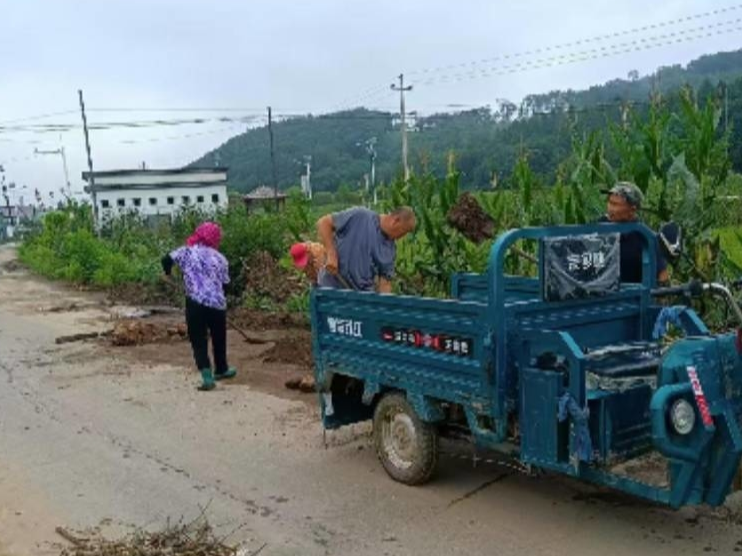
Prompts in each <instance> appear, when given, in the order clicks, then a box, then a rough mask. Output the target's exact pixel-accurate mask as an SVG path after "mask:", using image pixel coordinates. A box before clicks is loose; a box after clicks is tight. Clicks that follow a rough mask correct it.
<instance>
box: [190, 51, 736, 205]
mask: <svg viewBox="0 0 742 556" xmlns="http://www.w3.org/2000/svg"><path fill="white" fill-rule="evenodd" d="M686 85H690V86H691V87H693V88H694V89H695V90H696V93H697V96H698V98H700V99H705V98H708V97H709V96H711V97H714V98H716V99H718V102H719V106H720V108H723V107H724V99H725V95H724V86H726V88H727V91H726V99H727V106H728V121H729V125H730V126H731V128H732V137H731V148H732V155H733V157H732V159H733V161H734V163H735V164H736V165H737V168H736V169H737V170H740V169H742V50H739V51H734V52H723V53H718V54H713V55H708V56H703V57H701V58H699V59H697V60H694V61H693V62H691V63H689V64H688V65H687V66H686V67H682V66H679V65H676V66H669V67H662V68H660V69H658V70H657V72H655V73H654V74H653V75H648V76H645V77H639V76H638V75H637V74H636V73H635V72H632V73H630V74H629V76H627V78H626V79H615V80H612V81H609V82H607V83H605V84H603V85H596V86H594V87H590V88H589V89H587V90H582V91H571V90H568V91H553V92H550V93H547V94H538V95H530V96H528V97H526V98H525V99H524V100H523V102H522V103H521V104H520V105H515V104H513V103H509V102H500V103H497V104H493V105H492V106H489V107H483V108H479V109H475V110H469V111H464V112H457V113H449V114H435V115H432V116H428V117H422V118H417V119H414V120H413V121H412V126H413V127H412V129H411V132H410V133H409V144H410V161H411V162H412V163H413V165H414V167H415V168H416V169H417V170H419V169H420V168H421V166H425V167H427V168H428V169H429V170H431V171H434V172H436V173H439V172H442V171H443V169H444V167H445V164H446V157H447V153H449V152H450V151H453V152H455V154H456V165H457V168H458V169H459V170H460V171H462V172H463V180H464V184H465V186H466V187H472V188H479V187H486V186H488V184H489V183H491V181H492V179H493V175H496V176H497V178H498V180H500V181H502V180H505V181H507V179H508V178H509V175H510V173H511V171H512V168H513V165H514V164H515V161H516V158H517V155H518V153H519V152H521V150H523V149H525V150H526V151H527V152H528V153H529V160H530V162H531V165H532V167H533V169H534V170H535V171H536V172H538V173H540V174H543V175H551V174H553V173H554V172H555V170H556V166H557V164H558V162H559V161H561V160H563V159H564V158H565V157H566V156H567V155H568V153H569V152H570V151H571V142H572V138H573V136H574V134H575V133H581V132H583V131H588V130H592V129H600V128H603V129H604V128H606V126H607V123H608V122H618V121H620V118H621V116H622V110H623V109H624V108H625V106H626V105H627V101H630V102H631V103H632V109H633V110H639V111H641V110H642V109H643V107H644V106H645V105H646V103H648V101H649V98H650V96H651V95H652V93H653V91H654V92H657V91H659V92H660V93H661V94H662V95H663V97H664V98H665V99H666V101H667V102H669V103H671V104H672V103H673V102H675V100H674V99H676V97H677V95H678V91H679V90H680V89H681V88H682V87H683V86H686ZM408 109H412V110H414V106H411V107H409V108H408ZM273 130H274V141H275V155H276V168H277V174H278V181H279V185H280V187H281V188H283V189H285V188H288V187H290V186H295V185H297V184H298V183H299V176H300V174H301V172H302V168H303V167H302V166H301V164H300V161H301V160H302V159H303V158H304V156H306V155H311V157H312V185H313V188H314V189H315V190H316V191H317V190H329V191H334V190H336V189H337V187H338V186H339V185H341V184H348V185H350V186H351V187H356V186H357V185H358V184H359V183H361V181H362V179H363V175H364V174H365V173H368V171H369V158H368V155H367V153H366V150H365V147H364V142H365V141H366V140H368V139H370V138H372V137H375V138H376V152H377V158H376V161H377V164H376V173H377V181H388V180H390V179H391V178H393V177H394V176H395V174H397V173H398V172H399V170H400V165H401V162H400V160H401V153H400V151H401V149H400V133H399V122H398V119H397V118H396V117H395V115H394V114H390V113H386V112H378V111H371V110H367V109H364V108H357V109H354V110H349V111H345V112H336V113H333V114H328V115H324V116H305V117H296V118H291V119H286V120H283V121H278V122H276V123H274V125H273ZM217 160H218V161H219V163H220V164H221V165H225V166H228V167H229V182H230V186H231V187H232V188H234V189H237V190H240V191H249V190H251V189H254V188H255V187H257V186H259V185H262V184H269V183H272V171H271V161H270V151H269V135H268V129H267V127H260V128H255V129H252V130H250V131H248V132H246V133H244V134H241V135H238V136H236V137H233V138H232V139H230V140H229V141H227V142H226V143H224V144H223V145H221V146H220V147H218V148H217V149H215V150H214V151H211V152H209V153H207V154H206V155H204V156H203V157H201V158H200V159H199V160H197V161H195V162H194V163H193V164H194V165H213V164H214V163H215V161H217Z"/></svg>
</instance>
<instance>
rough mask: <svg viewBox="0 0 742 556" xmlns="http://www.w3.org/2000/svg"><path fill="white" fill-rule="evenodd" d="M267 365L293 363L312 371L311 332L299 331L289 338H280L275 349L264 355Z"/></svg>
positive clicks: (274, 346)
mask: <svg viewBox="0 0 742 556" xmlns="http://www.w3.org/2000/svg"><path fill="white" fill-rule="evenodd" d="M263 361H264V362H265V363H291V364H293V365H297V366H300V367H304V368H305V369H311V368H312V365H313V361H312V341H311V335H310V334H309V332H306V331H300V330H297V331H296V332H294V333H291V334H290V335H288V336H284V337H282V338H278V339H277V340H276V341H275V343H274V345H273V347H271V348H270V349H269V350H267V351H266V352H265V353H264V354H263Z"/></svg>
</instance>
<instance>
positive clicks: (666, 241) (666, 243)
mask: <svg viewBox="0 0 742 556" xmlns="http://www.w3.org/2000/svg"><path fill="white" fill-rule="evenodd" d="M658 236H659V244H660V249H661V251H662V253H663V255H664V256H665V258H666V259H667V260H675V259H677V258H678V257H679V256H680V253H681V252H682V250H683V233H682V230H681V229H680V226H679V225H678V224H677V222H668V223H667V224H663V225H662V227H661V228H660V231H659V233H658Z"/></svg>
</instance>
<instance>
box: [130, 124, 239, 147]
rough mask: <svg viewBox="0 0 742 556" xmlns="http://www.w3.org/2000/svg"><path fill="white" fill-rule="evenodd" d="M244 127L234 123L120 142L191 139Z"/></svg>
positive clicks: (137, 142)
mask: <svg viewBox="0 0 742 556" xmlns="http://www.w3.org/2000/svg"><path fill="white" fill-rule="evenodd" d="M238 125H239V126H240V128H241V127H242V126H241V124H237V123H235V124H232V125H230V126H227V127H220V128H219V129H212V130H210V131H201V132H197V133H186V134H184V135H171V136H168V137H154V138H151V139H124V140H121V141H119V143H121V144H124V145H138V144H141V143H159V142H160V141H171V140H177V139H190V138H191V137H201V136H204V135H214V134H216V133H224V132H227V131H230V130H234V129H236V128H237V126H238Z"/></svg>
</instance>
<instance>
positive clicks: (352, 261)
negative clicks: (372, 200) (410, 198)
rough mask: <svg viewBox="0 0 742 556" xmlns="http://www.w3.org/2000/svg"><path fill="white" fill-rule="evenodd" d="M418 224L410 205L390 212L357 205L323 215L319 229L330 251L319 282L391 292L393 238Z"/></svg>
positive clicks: (326, 284) (393, 253)
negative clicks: (382, 212) (379, 211)
mask: <svg viewBox="0 0 742 556" xmlns="http://www.w3.org/2000/svg"><path fill="white" fill-rule="evenodd" d="M415 224H416V221H415V213H414V212H413V211H412V209H411V208H409V207H401V208H398V209H395V210H393V211H392V212H390V213H388V214H376V213H375V212H373V211H371V210H368V209H366V208H363V207H354V208H350V209H347V210H344V211H342V212H336V213H334V214H328V215H325V216H323V217H322V218H320V219H319V221H318V222H317V233H318V235H319V238H320V241H321V242H322V244H323V245H324V246H325V250H326V251H327V263H326V265H325V268H324V269H322V270H321V271H320V273H319V276H318V281H317V283H318V285H320V286H324V287H330V288H351V289H354V290H359V291H373V290H374V289H375V290H376V291H378V292H379V293H391V291H392V282H391V280H392V278H394V259H395V256H396V252H397V251H396V247H395V244H394V242H395V241H396V240H398V239H400V238H401V237H404V236H405V235H407V234H408V233H410V232H411V231H412V230H414V229H415Z"/></svg>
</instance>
